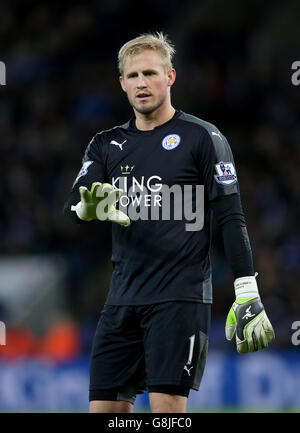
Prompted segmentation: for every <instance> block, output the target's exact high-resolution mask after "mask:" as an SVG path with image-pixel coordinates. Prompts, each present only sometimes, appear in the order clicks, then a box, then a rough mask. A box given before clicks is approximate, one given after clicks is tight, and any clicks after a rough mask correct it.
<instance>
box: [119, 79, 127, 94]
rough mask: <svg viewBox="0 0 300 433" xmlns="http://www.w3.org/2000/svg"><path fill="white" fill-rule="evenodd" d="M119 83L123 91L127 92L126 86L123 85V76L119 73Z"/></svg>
mask: <svg viewBox="0 0 300 433" xmlns="http://www.w3.org/2000/svg"><path fill="white" fill-rule="evenodd" d="M119 79H120V84H121V87H122V89H123V90H124V92H125V93H127V92H126V86H125V83H124V78H123V76H122V75H120V78H119Z"/></svg>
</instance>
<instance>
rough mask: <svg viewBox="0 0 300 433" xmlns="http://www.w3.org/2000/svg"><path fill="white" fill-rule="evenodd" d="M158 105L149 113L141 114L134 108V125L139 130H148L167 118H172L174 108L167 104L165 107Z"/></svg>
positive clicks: (162, 122)
mask: <svg viewBox="0 0 300 433" xmlns="http://www.w3.org/2000/svg"><path fill="white" fill-rule="evenodd" d="M161 108H162V107H159V108H158V109H157V110H155V111H153V112H152V113H149V114H142V113H139V112H137V111H136V110H134V112H135V126H136V127H137V129H139V130H141V131H149V130H151V129H154V128H156V127H157V126H159V125H162V124H164V123H166V122H168V120H170V119H172V117H173V116H174V114H175V108H173V107H172V105H169V106H168V107H167V108H166V107H163V109H162V110H161Z"/></svg>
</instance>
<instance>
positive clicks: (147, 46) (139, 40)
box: [118, 32, 175, 75]
mask: <svg viewBox="0 0 300 433" xmlns="http://www.w3.org/2000/svg"><path fill="white" fill-rule="evenodd" d="M144 50H154V51H158V52H160V54H161V56H162V58H163V59H164V66H165V67H166V68H167V70H170V69H172V68H173V65H172V59H173V56H174V54H175V48H174V45H173V44H172V43H171V42H170V41H169V40H168V38H167V36H166V35H164V34H163V33H162V32H156V33H144V34H142V35H140V36H138V37H136V38H134V39H131V40H130V41H128V42H126V44H124V45H123V46H122V47H121V48H120V50H119V54H118V66H119V72H120V74H121V75H123V73H124V63H125V60H126V59H127V57H129V56H132V55H135V54H139V53H141V52H142V51H144Z"/></svg>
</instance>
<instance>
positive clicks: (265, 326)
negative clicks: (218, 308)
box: [225, 276, 275, 353]
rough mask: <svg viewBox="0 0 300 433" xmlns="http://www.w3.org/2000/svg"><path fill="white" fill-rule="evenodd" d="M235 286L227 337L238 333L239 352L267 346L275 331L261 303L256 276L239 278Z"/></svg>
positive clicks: (227, 320) (227, 325)
mask: <svg viewBox="0 0 300 433" xmlns="http://www.w3.org/2000/svg"><path fill="white" fill-rule="evenodd" d="M234 287H235V294H236V300H235V302H234V303H233V305H232V307H231V309H230V311H229V313H228V315H227V319H226V325H225V335H226V339H227V340H231V339H232V337H233V336H234V334H235V333H236V346H237V351H238V353H247V352H256V351H257V350H261V349H264V348H266V347H267V346H268V343H269V342H270V341H272V340H274V338H275V333H274V330H273V327H272V325H271V323H270V321H269V319H268V317H267V315H266V312H265V309H264V306H263V304H262V303H261V300H260V296H259V293H258V288H257V284H256V280H255V276H254V277H243V278H237V279H236V280H235V282H234Z"/></svg>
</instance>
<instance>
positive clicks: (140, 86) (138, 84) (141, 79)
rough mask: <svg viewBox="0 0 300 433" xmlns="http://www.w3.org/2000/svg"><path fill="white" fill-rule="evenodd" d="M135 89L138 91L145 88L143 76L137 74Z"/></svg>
mask: <svg viewBox="0 0 300 433" xmlns="http://www.w3.org/2000/svg"><path fill="white" fill-rule="evenodd" d="M137 87H138V88H139V89H142V88H144V87H147V85H146V83H145V78H144V76H143V74H139V75H138V82H137Z"/></svg>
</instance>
